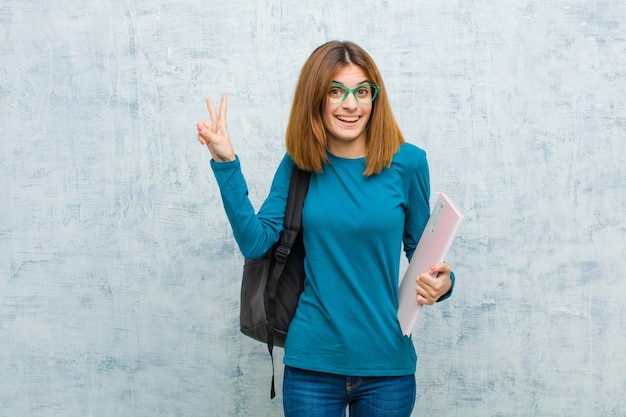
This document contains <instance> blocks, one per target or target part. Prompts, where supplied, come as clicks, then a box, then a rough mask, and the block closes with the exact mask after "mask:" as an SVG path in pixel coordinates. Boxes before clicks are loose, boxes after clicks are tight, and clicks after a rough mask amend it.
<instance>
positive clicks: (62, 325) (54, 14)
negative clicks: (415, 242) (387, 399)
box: [0, 0, 626, 417]
mask: <svg viewBox="0 0 626 417" xmlns="http://www.w3.org/2000/svg"><path fill="white" fill-rule="evenodd" d="M299 3H300V2H287V1H279V0H271V1H270V0H268V1H256V2H255V1H250V2H226V1H222V2H217V1H214V0H210V1H208V2H198V1H189V0H180V1H166V0H156V1H147V0H134V1H132V0H112V1H101V2H82V3H81V2H76V1H70V0H57V1H56V2H50V1H43V0H33V1H29V2H18V1H16V0H9V1H4V2H3V3H2V5H1V6H0V80H1V82H0V109H1V111H0V135H1V137H2V140H0V176H1V178H2V180H1V182H0V195H1V196H2V197H1V198H0V416H20V417H28V416H36V417H39V416H42V417H43V416H63V417H68V416H80V417H84V416H94V417H109V416H110V417H113V416H129V417H131V416H132V417H134V416H137V417H139V416H152V417H154V416H186V417H192V416H280V415H282V411H281V398H280V390H279V398H277V399H275V400H274V401H270V400H269V377H270V375H271V367H270V362H269V359H268V357H267V354H266V350H265V349H264V348H263V346H262V345H260V344H257V343H255V342H252V341H250V340H248V339H246V338H244V337H243V336H241V335H239V334H238V327H237V326H238V308H239V306H238V296H239V294H238V291H239V279H240V275H241V264H242V258H241V254H240V253H239V251H238V249H237V247H236V246H235V244H234V242H233V239H232V234H231V231H230V227H229V225H228V222H227V220H226V217H225V215H224V213H223V209H222V207H221V201H220V198H219V192H218V189H217V186H216V184H215V180H214V179H213V177H212V173H211V171H210V169H209V166H208V161H209V153H208V152H207V151H206V150H205V149H204V148H202V147H201V146H200V145H198V144H197V142H196V132H195V122H196V121H197V120H199V119H201V118H207V117H208V116H207V112H206V108H205V105H204V99H205V97H207V96H211V97H214V98H216V99H219V96H220V95H221V93H222V92H228V93H229V94H230V101H229V109H228V111H229V113H228V120H229V127H230V133H231V137H232V139H233V142H234V145H235V148H236V150H237V152H238V154H239V156H240V158H241V160H242V164H243V168H244V173H245V175H246V176H247V179H248V182H249V188H250V196H251V198H252V200H253V202H254V203H255V205H257V207H258V206H260V203H261V202H262V201H263V199H264V197H265V195H266V193H267V191H268V188H269V184H270V181H271V179H272V176H273V173H274V169H275V167H276V165H277V163H278V161H279V160H280V158H281V157H282V154H283V152H284V145H283V135H284V131H285V127H286V123H287V119H288V116H289V111H290V106H291V99H292V96H293V93H294V87H295V84H296V80H297V77H298V74H299V70H300V67H301V66H302V64H303V62H304V61H305V59H306V58H307V57H308V55H309V54H310V53H311V51H312V50H313V49H314V48H315V47H317V46H318V45H320V44H322V43H324V42H326V41H327V40H331V39H341V40H353V41H355V42H357V43H359V44H360V45H361V46H363V47H364V48H365V49H367V50H368V51H369V52H370V53H371V55H372V56H373V57H374V59H375V60H376V61H377V63H378V64H379V67H380V69H381V71H382V72H383V76H384V78H385V82H386V85H387V88H388V90H389V93H390V96H391V101H392V105H393V109H394V112H395V115H396V117H397V119H398V122H399V123H400V125H401V127H402V129H403V132H404V134H405V136H406V137H407V140H408V141H410V142H412V143H414V144H416V145H418V146H420V147H422V148H424V149H425V150H426V151H427V152H428V156H429V161H430V166H431V177H432V190H433V199H434V198H435V197H436V195H435V192H436V191H445V192H447V193H448V194H449V195H450V196H451V197H452V198H453V199H454V200H455V201H456V202H457V203H458V205H459V206H460V207H461V209H462V210H463V211H464V212H465V213H466V216H467V219H466V223H465V224H464V226H463V228H462V231H461V235H460V237H459V239H458V241H457V242H456V244H455V246H454V248H453V250H452V253H451V256H450V258H449V259H448V261H449V263H450V264H451V265H452V266H453V267H454V270H455V272H456V273H457V276H458V281H457V287H456V291H455V294H454V296H453V298H452V299H451V300H450V301H448V302H446V303H442V304H440V305H437V306H436V307H434V308H429V309H428V310H427V311H426V312H425V313H424V314H422V316H421V317H420V321H419V323H418V324H417V326H416V328H415V334H414V341H415V344H416V347H417V349H418V354H419V358H420V359H419V363H418V372H417V374H416V378H417V381H418V396H417V403H416V407H415V412H414V415H415V416H425V415H430V416H463V417H466V416H477V417H478V416H480V417H484V416H519V417H527V416H623V415H625V414H626V399H625V398H626V397H624V392H625V391H626V376H625V375H626V357H625V356H624V349H623V347H624V346H625V345H626V334H625V333H624V329H625V328H626V307H625V305H626V304H625V302H624V294H625V293H626V281H625V280H624V279H622V278H623V274H624V270H625V269H626V261H625V254H626V238H625V236H626V233H625V231H626V220H625V213H626V168H625V166H626V156H625V155H626V110H625V106H624V97H626V88H625V87H626V78H625V76H626V73H625V71H624V68H625V58H624V57H626V4H625V3H624V2H618V1H583V0H573V1H563V0H557V1H552V2H541V1H522V2H520V1H513V0H501V1H481V0H476V1H465V2H461V1H449V0H443V1H441V0H424V1H415V2H414V1H385V0H366V1H364V2H361V3H358V4H354V3H350V4H343V3H341V4H338V3H337V2H335V1H329V0H320V1H318V2H309V3H306V4H299ZM278 356H279V357H278V361H279V362H280V359H281V354H279V355H278ZM278 378H279V382H280V381H281V378H282V370H280V369H279V370H278Z"/></svg>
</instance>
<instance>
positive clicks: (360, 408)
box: [283, 366, 415, 417]
mask: <svg viewBox="0 0 626 417" xmlns="http://www.w3.org/2000/svg"><path fill="white" fill-rule="evenodd" d="M414 405H415V376H414V375H407V376H397V377H395V376H394V377H351V376H342V375H335V374H326V373H321V372H313V371H305V370H303V369H297V368H292V367H290V366H286V367H285V375H284V379H283V408H284V410H285V417H345V415H346V407H347V408H348V409H349V410H350V414H349V415H350V417H409V416H410V415H411V411H413V406H414Z"/></svg>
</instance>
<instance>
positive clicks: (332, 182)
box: [211, 144, 446, 376]
mask: <svg viewBox="0 0 626 417" xmlns="http://www.w3.org/2000/svg"><path fill="white" fill-rule="evenodd" d="M329 158H330V163H329V164H327V165H325V166H324V172H323V173H320V174H313V175H312V176H311V180H310V186H309V191H308V194H307V197H306V200H305V204H304V209H303V212H302V228H303V238H304V246H305V248H306V258H305V271H306V276H307V278H306V281H305V287H304V292H303V293H302V295H301V297H300V301H299V304H298V310H297V312H296V315H295V317H294V319H293V321H292V323H291V325H290V327H289V333H288V336H287V340H286V342H285V357H284V362H285V364H286V365H289V366H292V367H297V368H302V369H307V370H312V371H319V372H328V373H335V374H342V375H352V376H398V375H409V374H413V373H414V372H415V366H416V361H417V357H416V354H415V349H414V347H413V343H412V341H411V338H409V337H405V336H403V335H402V332H401V330H400V324H399V323H398V319H397V316H396V314H397V307H398V277H399V275H400V271H399V268H400V256H401V250H402V246H404V251H405V254H406V256H407V258H408V259H410V258H411V256H412V255H413V251H414V250H415V247H416V245H417V242H418V240H419V238H420V236H421V234H422V231H423V229H424V227H425V225H426V222H427V221H428V217H429V214H430V209H429V197H430V185H429V172H428V164H427V161H426V153H425V152H424V151H423V150H421V149H419V148H417V147H416V146H414V145H411V144H405V145H403V146H401V147H400V150H399V152H398V153H397V154H396V155H395V156H394V158H393V162H392V164H391V166H390V167H389V168H385V169H383V171H382V172H381V173H380V174H378V175H374V176H371V177H365V176H363V171H364V170H365V159H364V158H359V159H344V158H339V157H335V156H333V155H329ZM211 166H212V168H213V171H214V173H215V176H216V179H217V182H218V184H219V187H220V191H221V194H222V200H223V203H224V207H225V210H226V214H227V216H228V219H229V221H230V223H231V226H232V228H233V234H234V236H235V240H236V241H237V244H238V245H239V248H240V250H241V252H242V254H243V255H244V257H246V258H248V259H254V258H258V257H259V256H261V255H263V254H264V253H265V252H266V251H267V250H268V249H269V248H270V247H271V246H272V245H273V244H274V243H275V242H276V241H277V240H278V238H279V234H280V231H281V230H282V223H283V217H284V214H285V207H286V198H287V193H288V188H289V177H290V174H291V170H292V167H293V161H292V160H291V158H290V157H289V156H288V155H285V157H284V158H283V160H282V162H281V164H280V166H279V167H278V170H277V171H276V174H275V177H274V181H273V183H272V187H271V189H270V193H269V195H268V197H267V199H266V200H265V202H264V204H263V206H262V207H261V209H260V210H259V212H258V213H255V210H254V208H253V207H252V205H251V203H250V201H249V199H248V196H247V187H246V183H245V180H244V178H243V175H242V173H241V168H240V165H239V160H238V159H236V160H235V161H233V162H222V163H216V162H213V161H212V162H211ZM444 298H446V296H444ZM442 299H443V298H442Z"/></svg>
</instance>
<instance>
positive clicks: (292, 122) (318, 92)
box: [286, 41, 404, 176]
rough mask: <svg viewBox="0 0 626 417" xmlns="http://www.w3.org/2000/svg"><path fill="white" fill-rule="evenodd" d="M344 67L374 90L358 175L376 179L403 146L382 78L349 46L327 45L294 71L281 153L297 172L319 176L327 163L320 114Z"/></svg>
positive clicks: (362, 52) (356, 48)
mask: <svg viewBox="0 0 626 417" xmlns="http://www.w3.org/2000/svg"><path fill="white" fill-rule="evenodd" d="M348 64H354V65H357V66H359V67H360V68H361V69H362V70H363V72H364V73H365V75H366V76H367V78H368V81H369V82H371V83H374V84H377V85H378V86H380V91H379V92H378V96H377V97H376V100H374V101H373V102H372V113H371V115H370V119H369V121H368V124H367V127H366V151H367V161H366V167H365V171H364V172H363V175H366V176H370V175H374V174H379V173H380V172H381V171H382V170H383V168H385V167H389V166H390V165H391V160H392V158H393V156H394V155H395V153H396V152H397V151H398V147H399V145H401V144H403V143H404V137H403V136H402V133H401V132H400V128H399V127H398V124H397V123H396V120H395V118H394V117H393V113H392V112H391V106H390V104H389V98H388V97H387V90H386V89H385V84H384V83H383V78H382V76H381V74H380V71H379V70H378V67H377V66H376V64H375V63H374V60H373V59H372V58H371V57H370V56H369V54H368V53H367V52H365V50H363V49H362V48H361V47H360V46H358V45H356V44H354V43H352V42H339V41H331V42H328V43H325V44H324V45H322V46H320V47H318V48H317V49H315V51H313V53H312V54H311V56H310V57H309V59H308V60H307V61H306V62H305V64H304V66H303V67H302V71H301V72H300V78H299V79H298V84H297V86H296V92H295V95H294V100H293V105H292V107H291V115H290V117H289V123H288V125H287V134H286V146H287V152H288V153H289V155H291V157H292V159H293V160H294V162H295V163H296V165H298V166H299V167H300V168H302V169H305V170H307V171H313V172H322V166H323V164H325V163H328V155H327V153H326V152H327V144H326V129H325V128H324V123H323V121H322V112H323V110H324V106H325V104H326V101H327V99H328V88H329V87H330V84H331V82H332V80H333V76H334V75H335V74H336V73H337V71H338V70H339V69H340V68H341V67H343V66H345V65H348Z"/></svg>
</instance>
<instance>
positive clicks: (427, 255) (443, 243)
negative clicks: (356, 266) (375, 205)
mask: <svg viewBox="0 0 626 417" xmlns="http://www.w3.org/2000/svg"><path fill="white" fill-rule="evenodd" d="M461 223H463V214H462V213H461V212H460V211H459V209H458V208H457V207H456V206H455V205H454V203H453V202H452V200H450V198H449V197H448V196H447V195H446V194H445V193H440V195H439V197H438V198H437V202H436V203H435V205H434V206H433V210H432V213H431V215H430V218H429V219H428V223H426V227H425V228H424V232H423V233H422V237H421V238H420V240H419V243H418V244H417V248H416V249H415V252H414V253H413V257H412V258H411V262H410V263H409V266H408V268H407V270H406V272H405V273H404V277H403V278H402V282H401V283H400V288H399V289H398V320H399V321H400V327H402V334H403V335H404V336H409V335H410V334H411V332H412V330H413V327H414V326H415V323H416V322H417V318H418V317H419V314H420V311H421V310H422V304H420V303H418V302H417V294H416V292H415V289H416V286H417V283H416V282H415V279H416V278H417V277H418V275H420V274H421V273H423V272H426V271H428V269H429V268H430V267H431V266H432V265H434V264H436V263H438V262H443V261H444V260H445V259H446V256H447V255H448V252H449V251H450V247H452V242H454V238H455V237H456V235H457V233H458V231H459V228H460V227H461Z"/></svg>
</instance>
